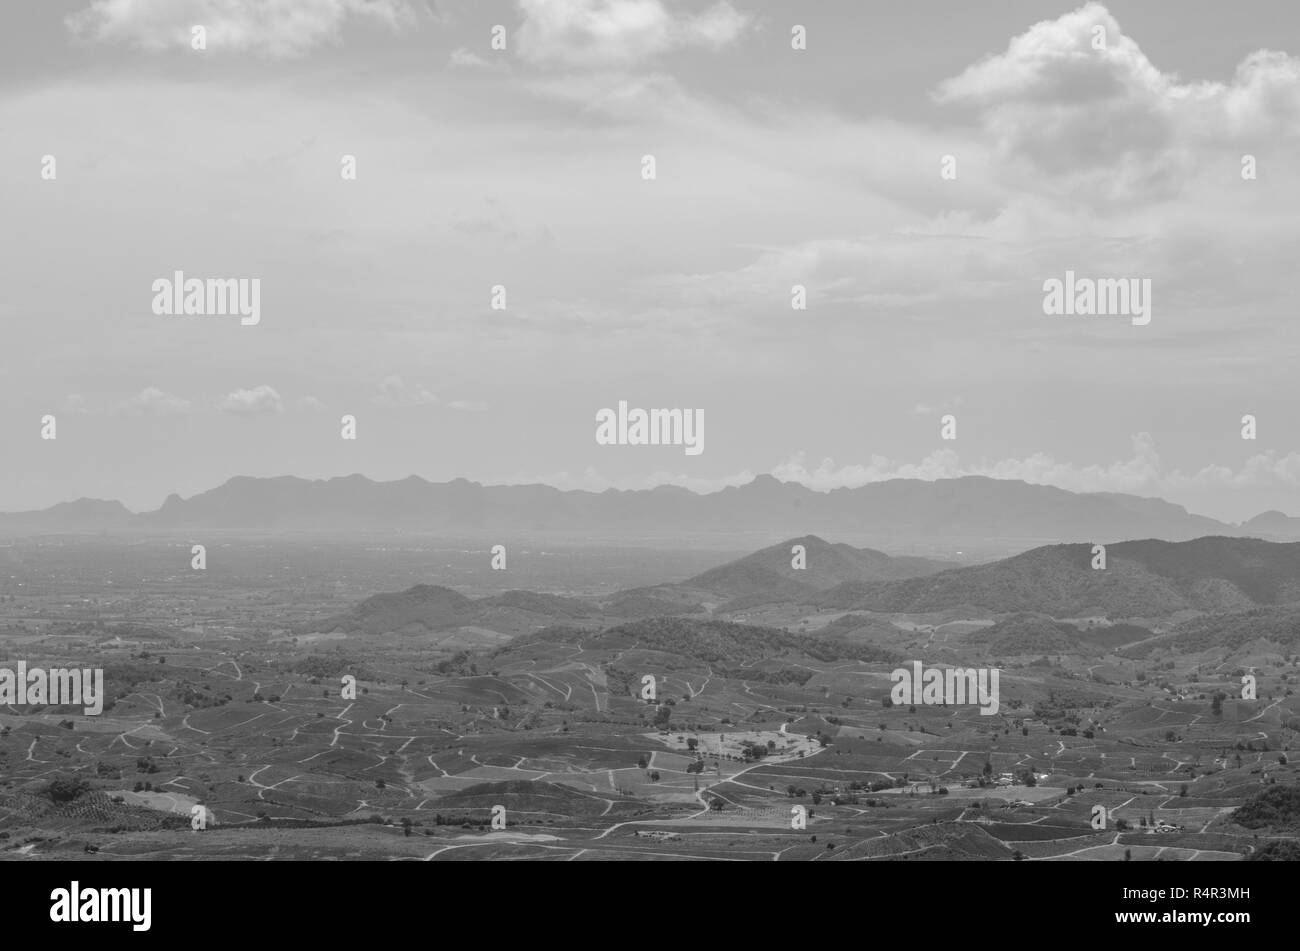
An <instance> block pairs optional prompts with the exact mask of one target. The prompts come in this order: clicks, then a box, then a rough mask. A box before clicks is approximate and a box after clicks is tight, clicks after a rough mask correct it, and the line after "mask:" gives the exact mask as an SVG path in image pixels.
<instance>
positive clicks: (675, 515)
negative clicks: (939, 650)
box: [0, 475, 1300, 544]
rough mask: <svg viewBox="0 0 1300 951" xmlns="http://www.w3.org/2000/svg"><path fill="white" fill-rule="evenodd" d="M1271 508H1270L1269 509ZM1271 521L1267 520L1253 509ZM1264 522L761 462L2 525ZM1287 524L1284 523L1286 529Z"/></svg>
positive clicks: (76, 506) (1012, 484)
mask: <svg viewBox="0 0 1300 951" xmlns="http://www.w3.org/2000/svg"><path fill="white" fill-rule="evenodd" d="M1261 520H1262V521H1261ZM1256 522H1258V523H1259V524H1258V525H1255V524H1254V523H1256ZM1252 526H1253V528H1258V529H1259V531H1260V533H1263V532H1264V531H1265V530H1267V531H1268V532H1271V533H1275V534H1274V535H1273V536H1272V537H1287V538H1289V537H1291V536H1290V535H1289V534H1288V533H1292V532H1293V533H1294V537H1295V538H1300V519H1288V518H1287V517H1286V516H1282V515H1281V513H1266V514H1265V515H1262V516H1259V517H1258V519H1255V520H1252V521H1251V522H1248V523H1247V525H1246V526H1243V527H1241V528H1238V527H1237V526H1233V525H1229V524H1227V523H1224V522H1219V521H1216V520H1215V519H1212V518H1207V517H1205V516H1200V515H1195V514H1192V513H1190V512H1188V511H1187V510H1186V509H1184V508H1183V507H1182V506H1179V505H1174V504H1172V503H1169V502H1165V501H1163V500H1161V499H1154V498H1141V497H1139V496H1132V495H1121V494H1116V493H1076V492H1069V491H1066V490H1064V489H1058V488H1055V487H1053V486H1047V485H1036V484H1031V483H1027V482H1020V481H1016V480H1009V479H990V478H985V477H982V476H966V477H962V478H958V479H940V480H937V481H932V482H931V481H923V480H918V479H892V480H889V481H885V482H873V483H869V484H867V485H864V486H861V487H858V488H840V489H832V490H831V491H828V492H820V491H816V490H813V489H810V488H808V487H807V486H804V485H802V484H799V483H795V482H781V481H779V480H777V479H776V478H774V477H772V476H769V475H762V476H758V477H757V478H755V479H754V480H753V481H752V482H749V483H747V484H745V485H741V486H732V487H728V488H725V489H722V490H720V491H717V492H710V493H706V494H701V493H696V492H692V491H690V490H688V489H683V488H680V487H677V486H667V485H665V486H658V487H656V488H653V489H638V490H616V489H610V490H606V491H604V492H589V491H585V490H578V489H574V490H563V489H557V488H553V487H551V486H547V485H486V486H485V485H480V484H479V483H477V482H470V481H468V480H466V479H454V480H452V481H451V482H441V483H435V482H428V481H426V480H424V479H422V478H419V477H418V476H410V477H409V478H406V479H402V480H400V481H395V482H375V481H372V480H370V479H368V478H366V477H364V476H361V475H350V476H344V477H339V478H333V479H321V480H309V479H300V478H296V477H293V476H280V477H275V478H265V479H264V478H252V477H247V476H239V477H236V478H233V479H230V480H228V481H227V482H225V483H223V484H222V485H220V486H218V487H217V488H214V489H211V490H209V491H207V492H202V493H199V494H198V495H195V496H192V497H191V498H188V499H183V498H181V497H180V496H178V495H171V496H169V497H168V498H167V500H166V501H165V502H164V503H163V505H162V506H161V507H160V508H158V509H157V510H155V511H152V512H142V513H139V514H132V513H131V512H129V511H128V510H126V509H125V508H124V507H122V506H121V505H120V503H116V502H99V501H94V500H88V499H82V500H79V501H77V502H71V503H62V504H60V505H56V506H54V507H52V508H49V509H45V510H42V511H38V512H22V513H15V514H8V515H0V535H3V536H14V535H24V534H44V533H49V534H57V533H80V532H86V533H97V532H112V531H123V532H159V533H166V532H181V531H184V532H192V531H227V532H239V531H244V532H254V533H276V532H318V533H347V532H458V533H473V532H486V531H494V532H496V531H506V532H510V531H515V532H528V531H594V532H601V531H609V532H651V533H662V532H668V531H672V532H681V533H690V534H697V533H701V532H755V531H766V532H771V533H777V534H783V535H799V534H804V533H808V532H825V533H832V532H833V533H837V534H847V533H853V534H856V535H867V536H880V537H881V538H896V537H911V538H918V539H960V538H972V539H981V538H982V539H994V538H996V539H1017V540H1020V539H1023V540H1025V541H1026V542H1029V543H1031V544H1042V543H1047V542H1083V541H1091V540H1093V539H1116V538H1135V537H1136V538H1161V539H1165V540H1167V541H1186V540H1189V539H1192V538H1199V537H1202V536H1205V535H1242V534H1255V533H1256V532H1255V531H1254V530H1253V528H1252ZM1276 533H1281V534H1276Z"/></svg>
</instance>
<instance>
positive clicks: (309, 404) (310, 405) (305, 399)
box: [293, 396, 325, 412]
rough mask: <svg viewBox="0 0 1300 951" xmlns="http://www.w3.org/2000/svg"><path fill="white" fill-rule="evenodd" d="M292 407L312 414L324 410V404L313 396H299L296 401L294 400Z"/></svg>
mask: <svg viewBox="0 0 1300 951" xmlns="http://www.w3.org/2000/svg"><path fill="white" fill-rule="evenodd" d="M293 405H294V406H296V407H297V408H298V409H301V410H308V411H312V412H314V411H316V410H323V409H325V404H324V403H323V402H321V401H320V400H318V399H316V397H314V396H300V397H299V398H298V399H296V400H294V403H293Z"/></svg>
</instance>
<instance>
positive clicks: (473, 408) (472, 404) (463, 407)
mask: <svg viewBox="0 0 1300 951" xmlns="http://www.w3.org/2000/svg"><path fill="white" fill-rule="evenodd" d="M447 406H448V407H449V408H451V409H454V410H458V411H460V412H462V413H482V412H484V411H485V410H487V408H488V405H487V403H480V402H478V401H477V400H452V401H451V402H450V403H448V404H447Z"/></svg>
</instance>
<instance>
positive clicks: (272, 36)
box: [64, 0, 414, 59]
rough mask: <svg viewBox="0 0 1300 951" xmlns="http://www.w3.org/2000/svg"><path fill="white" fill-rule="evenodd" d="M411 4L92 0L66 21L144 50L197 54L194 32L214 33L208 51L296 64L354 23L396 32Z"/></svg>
mask: <svg viewBox="0 0 1300 951" xmlns="http://www.w3.org/2000/svg"><path fill="white" fill-rule="evenodd" d="M413 15H414V10H413V8H412V7H411V5H410V3H409V2H408V0H293V2H283V0H92V2H91V3H90V5H89V6H88V7H86V8H85V9H83V10H80V11H78V12H76V13H73V14H71V15H70V16H68V17H66V18H65V20H64V23H65V24H66V25H67V27H68V29H70V30H71V31H72V32H73V33H74V34H76V35H78V36H80V37H84V38H88V39H93V40H101V41H117V42H128V43H131V44H133V45H135V46H138V47H140V48H142V49H146V50H150V51H160V50H166V49H187V50H188V49H189V48H190V38H191V29H192V27H194V26H198V25H201V26H203V27H204V29H205V30H206V32H207V51H209V52H217V51H227V50H228V51H234V52H239V53H253V54H255V55H258V56H263V57H266V58H269V59H291V58H295V57H299V56H303V55H304V54H306V53H308V52H310V51H311V50H313V49H315V48H317V47H321V46H332V45H338V44H339V43H340V42H341V39H340V37H341V33H342V28H343V24H344V23H345V22H347V21H348V20H351V19H357V20H365V21H368V22H371V23H376V24H381V25H383V26H387V27H389V28H390V29H394V30H396V29H397V28H398V27H400V26H401V25H403V24H404V23H407V22H409V21H410V19H411V18H412V17H413Z"/></svg>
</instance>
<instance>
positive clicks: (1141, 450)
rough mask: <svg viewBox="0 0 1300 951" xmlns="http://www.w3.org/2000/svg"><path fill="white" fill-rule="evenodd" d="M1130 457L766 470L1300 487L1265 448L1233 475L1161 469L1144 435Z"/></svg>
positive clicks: (878, 459)
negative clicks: (1098, 460) (1101, 460)
mask: <svg viewBox="0 0 1300 951" xmlns="http://www.w3.org/2000/svg"><path fill="white" fill-rule="evenodd" d="M1132 442H1133V455H1132V457H1131V458H1128V459H1120V460H1116V461H1114V462H1111V463H1108V464H1104V465H1088V466H1079V465H1076V464H1074V463H1070V462H1064V461H1061V460H1058V459H1055V458H1053V457H1052V456H1051V455H1049V454H1047V453H1034V454H1032V455H1029V456H1025V457H1022V458H1014V457H1012V458H1006V459H1001V460H998V461H995V462H983V461H982V462H978V463H963V462H962V461H961V458H960V457H959V456H958V454H957V452H956V450H954V449H937V450H935V451H934V452H932V453H930V455H928V456H926V457H925V458H924V459H922V460H920V461H919V462H898V461H896V460H893V459H888V458H886V457H884V456H872V457H871V460H870V461H869V462H866V463H857V464H853V465H845V466H836V465H835V461H834V460H833V459H823V460H822V461H821V462H820V463H819V464H818V465H816V466H809V464H808V462H807V458H806V455H805V454H804V453H803V452H798V453H795V454H794V455H793V456H791V457H790V458H789V459H788V460H786V461H785V462H783V463H781V464H780V465H778V466H776V467H775V468H773V469H772V471H771V474H772V475H774V476H776V477H777V478H778V479H781V480H782V481H787V482H800V483H803V484H804V485H806V486H808V487H810V488H814V489H820V490H823V491H826V490H830V489H838V488H855V487H857V486H861V485H866V484H868V483H871V482H884V481H886V480H888V479H923V480H926V481H933V480H935V479H957V478H961V477H963V476H987V477H988V478H992V479H1019V480H1021V481H1023V482H1031V483H1034V484H1036V485H1054V486H1056V487H1057V488H1061V489H1066V490H1068V491H1071V492H1126V493H1131V494H1134V495H1159V496H1165V497H1169V496H1175V495H1179V494H1182V493H1185V492H1187V491H1190V490H1197V489H1209V488H1231V489H1242V488H1253V489H1260V488H1293V487H1300V452H1292V453H1288V454H1287V455H1279V454H1278V453H1276V452H1274V451H1272V450H1269V451H1267V452H1263V453H1260V454H1258V455H1255V456H1253V457H1251V458H1249V459H1247V460H1245V461H1244V462H1243V463H1242V465H1241V467H1240V468H1239V469H1235V470H1234V469H1231V468H1228V467H1226V466H1217V465H1212V466H1205V467H1203V468H1201V469H1198V470H1194V471H1191V472H1183V471H1181V470H1177V469H1174V470H1169V471H1166V470H1165V468H1164V466H1163V465H1162V463H1161V460H1160V454H1159V453H1158V452H1157V451H1156V446H1155V441H1154V440H1153V439H1152V438H1151V436H1150V434H1149V433H1137V434H1135V435H1134V436H1133V437H1132Z"/></svg>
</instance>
